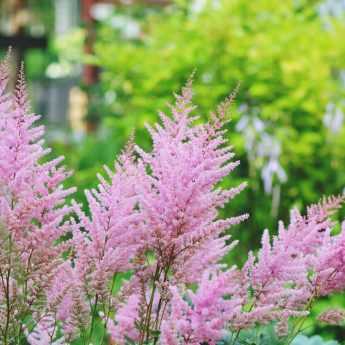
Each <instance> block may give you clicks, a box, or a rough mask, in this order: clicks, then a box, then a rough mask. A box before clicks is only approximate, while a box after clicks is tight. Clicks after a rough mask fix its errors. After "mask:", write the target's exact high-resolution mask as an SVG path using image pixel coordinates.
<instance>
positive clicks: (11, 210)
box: [0, 61, 74, 344]
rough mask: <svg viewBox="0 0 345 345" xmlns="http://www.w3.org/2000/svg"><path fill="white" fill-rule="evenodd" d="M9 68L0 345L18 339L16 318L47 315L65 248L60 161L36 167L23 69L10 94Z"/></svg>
mask: <svg viewBox="0 0 345 345" xmlns="http://www.w3.org/2000/svg"><path fill="white" fill-rule="evenodd" d="M7 71H8V67H7V62H6V61H5V62H4V63H3V64H2V65H1V67H0V238H1V252H0V276H1V277H2V280H1V281H2V284H0V308H1V310H2V311H3V310H7V312H1V313H0V328H1V332H0V342H1V343H4V344H8V343H10V342H11V341H12V338H13V337H14V336H18V334H20V336H22V335H23V327H22V325H21V324H20V322H18V318H19V317H20V318H24V317H28V316H33V317H34V318H35V319H40V318H41V317H42V315H44V313H46V306H45V302H44V301H45V293H46V290H47V289H48V288H49V287H50V285H51V281H52V278H53V277H54V274H55V271H56V269H57V268H58V266H59V265H60V263H61V261H62V258H61V254H62V252H63V251H64V248H65V244H64V243H60V244H57V241H58V240H59V239H60V237H61V236H62V235H63V234H64V233H65V231H66V230H67V228H66V227H65V226H64V225H63V223H64V217H65V216H66V215H68V213H69V212H70V207H68V206H66V202H65V199H66V197H67V196H68V195H70V194H71V193H72V192H73V190H74V189H67V190H66V189H64V188H63V185H62V184H63V182H64V180H65V179H66V178H67V177H68V176H69V173H68V172H66V171H65V169H64V168H63V167H60V166H59V164H60V162H61V161H62V160H63V158H62V157H60V158H57V159H54V160H51V161H46V162H45V163H41V162H42V160H43V159H44V157H45V156H46V155H47V153H49V149H45V148H44V147H43V140H42V139H41V138H42V135H43V133H44V129H43V127H42V126H34V124H35V122H36V121H37V120H38V118H39V116H37V115H34V114H31V113H30V111H29V106H28V101H27V94H26V88H25V82H24V76H23V69H22V70H21V73H20V77H19V79H18V82H17V86H16V89H15V91H14V93H13V94H11V93H7V92H6V86H7V82H8V73H7Z"/></svg>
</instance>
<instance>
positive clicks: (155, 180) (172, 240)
mask: <svg viewBox="0 0 345 345" xmlns="http://www.w3.org/2000/svg"><path fill="white" fill-rule="evenodd" d="M7 80H8V75H7V68H6V66H5V64H3V65H1V70H0V94H1V96H0V134H1V135H0V237H1V238H0V239H1V242H0V243H1V253H0V264H1V265H0V332H1V333H0V342H1V343H4V344H20V343H22V342H23V339H24V337H26V341H28V342H29V343H30V344H31V345H35V344H36V345H43V344H70V343H72V342H73V340H74V339H75V338H79V341H81V343H82V344H89V343H90V342H93V340H94V338H95V329H96V328H97V327H99V323H102V324H103V325H104V329H103V333H102V334H101V339H100V342H101V343H102V344H105V343H108V341H109V342H111V343H115V344H117V345H121V344H123V345H127V344H139V345H143V344H152V345H155V344H161V345H184V344H190V345H199V344H207V345H215V344H218V343H219V342H220V341H221V340H224V341H226V340H225V339H230V344H238V341H240V340H242V339H246V337H247V336H248V334H249V333H248V332H250V330H251V329H253V328H255V327H256V326H257V325H266V324H268V323H272V322H273V323H275V330H276V333H277V335H278V336H280V337H282V338H284V339H285V341H286V343H287V344H289V343H291V341H292V339H293V338H294V337H295V336H296V335H297V334H298V332H299V331H300V329H301V327H302V326H303V322H304V320H305V318H306V316H307V315H308V312H309V310H310V308H311V307H312V304H313V303H314V301H315V299H317V298H318V297H320V296H324V295H328V294H331V293H333V292H337V291H342V290H344V288H345V270H344V262H345V259H344V258H345V249H344V248H345V225H344V226H343V227H342V228H341V229H340V231H338V233H337V234H333V228H334V225H335V223H334V222H333V221H332V220H331V217H332V215H333V214H334V212H335V211H336V209H337V208H339V207H340V206H341V204H342V202H343V197H331V198H328V199H324V200H322V201H321V202H320V203H319V204H316V205H313V206H311V207H309V208H308V210H307V214H306V215H301V214H300V213H299V211H297V210H293V211H292V212H291V220H290V224H289V225H288V226H285V225H284V224H283V223H280V224H279V229H278V233H277V235H275V236H270V234H269V232H268V231H267V230H266V231H264V234H263V236H262V246H261V249H260V250H259V252H258V255H254V254H253V253H250V254H249V256H248V260H247V262H246V263H245V265H244V266H243V267H242V268H239V267H237V266H233V267H227V265H225V264H223V263H222V260H221V259H222V258H223V256H224V255H225V254H226V253H227V252H228V251H230V250H231V249H232V248H233V247H234V246H235V245H236V241H233V240H232V239H231V237H230V235H229V234H228V232H227V230H228V229H229V228H231V226H233V225H235V224H238V223H240V222H242V221H244V220H245V219H246V218H247V217H248V215H246V214H244V215H239V216H235V217H230V218H225V219H222V218H221V217H220V215H219V209H220V208H222V207H223V206H224V205H225V204H226V203H227V202H229V201H230V200H231V199H232V198H234V197H235V196H236V195H237V194H238V193H240V192H241V190H242V189H243V188H245V184H241V185H239V186H237V187H234V188H230V189H222V188H220V182H221V181H222V180H223V178H224V177H226V176H227V175H228V174H229V173H231V172H232V171H233V169H234V168H235V167H236V166H237V165H238V164H239V163H238V162H236V161H233V153H232V151H231V147H229V146H228V145H227V140H226V134H227V132H226V130H225V129H224V128H225V125H226V123H227V121H228V120H227V112H228V109H229V107H230V105H231V102H232V100H233V96H234V95H231V96H230V97H229V98H228V99H226V100H225V102H223V103H222V104H221V105H220V106H219V107H218V109H217V111H216V112H215V113H213V114H211V116H210V120H209V121H208V122H206V123H202V122H201V121H200V119H199V118H198V117H197V116H194V115H192V114H191V113H192V112H193V111H194V106H193V105H192V103H191V100H192V90H191V82H188V84H187V85H186V87H184V88H183V90H182V93H181V95H177V96H176V102H175V104H174V105H173V106H171V115H166V114H163V113H161V114H160V117H161V122H160V124H157V125H155V126H154V127H148V130H149V133H150V135H151V138H152V144H153V145H152V150H151V151H149V152H145V151H143V150H142V149H141V148H140V147H137V146H135V145H134V143H133V141H130V143H129V145H128V147H127V148H126V150H125V151H124V152H123V153H122V154H121V156H120V157H119V158H118V159H117V160H116V161H115V167H114V171H112V170H111V169H109V168H107V167H105V172H106V176H105V177H103V176H101V175H99V176H98V178H99V185H98V186H97V188H95V189H92V190H90V191H86V197H87V201H88V209H89V213H86V212H84V211H83V207H82V205H78V204H77V203H76V202H74V203H73V204H72V206H71V207H69V206H66V205H67V204H66V202H65V198H66V196H68V195H69V194H70V193H71V192H72V191H73V190H72V189H70V190H64V189H63V187H62V183H63V181H64V179H65V178H66V177H67V176H68V173H66V172H65V170H64V169H63V168H60V167H59V163H60V162H61V159H60V158H59V159H56V160H53V161H48V162H47V163H41V161H42V158H43V157H44V156H45V155H46V154H47V152H48V151H47V150H45V149H44V148H43V146H42V141H41V137H42V134H43V129H42V127H40V126H38V127H34V126H33V124H34V122H35V121H36V120H37V119H38V117H37V116H35V115H31V114H30V113H29V111H28V105H27V100H26V91H25V84H24V82H23V76H22V75H21V77H20V78H19V81H18V86H17V88H16V91H15V92H14V94H10V93H6V92H5V87H6V83H7ZM67 217H68V221H67V222H66V220H67ZM66 232H68V233H69V235H68V236H66V237H64V238H62V235H64V234H65V233H66ZM70 236H71V237H72V238H70ZM66 238H70V239H68V240H67V239H66ZM63 254H64V257H65V259H64V260H63V259H62V257H63ZM124 274H126V276H127V277H128V276H129V277H130V278H128V280H125V281H122V287H121V289H120V290H119V289H118V287H116V285H118V283H119V279H120V280H121V279H123V277H124ZM115 290H116V291H117V293H116V294H114V291H115ZM291 319H292V321H293V319H295V320H296V321H295V322H292V323H291ZM343 319H344V313H343V311H339V310H336V311H329V312H328V313H325V314H323V315H321V316H320V320H322V321H325V322H330V323H340V322H342V321H343Z"/></svg>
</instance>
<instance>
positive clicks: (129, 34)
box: [110, 15, 141, 40]
mask: <svg viewBox="0 0 345 345" xmlns="http://www.w3.org/2000/svg"><path fill="white" fill-rule="evenodd" d="M110 24H111V26H112V27H113V28H115V29H117V30H119V31H120V33H121V35H122V37H123V38H124V39H128V40H130V39H136V38H139V37H140V34H141V30H140V25H139V23H138V22H137V21H136V20H134V19H133V18H131V17H130V16H124V15H116V16H114V17H112V18H111V20H110Z"/></svg>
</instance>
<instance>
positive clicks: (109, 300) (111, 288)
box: [101, 273, 117, 345]
mask: <svg viewBox="0 0 345 345" xmlns="http://www.w3.org/2000/svg"><path fill="white" fill-rule="evenodd" d="M116 276H117V273H115V274H114V277H113V281H112V282H111V287H110V295H109V298H108V310H107V316H106V318H105V326H104V329H103V334H102V340H101V345H103V343H104V338H105V334H106V328H107V324H108V321H109V317H110V302H111V296H112V294H113V290H114V286H115V281H116Z"/></svg>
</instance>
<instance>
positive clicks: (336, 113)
mask: <svg viewBox="0 0 345 345" xmlns="http://www.w3.org/2000/svg"><path fill="white" fill-rule="evenodd" d="M323 124H324V126H325V127H326V128H327V129H328V130H329V131H330V132H331V133H332V134H338V133H339V132H340V130H341V128H342V127H343V124H344V113H343V111H342V109H341V108H340V107H339V106H336V105H335V104H334V103H329V104H328V105H327V107H326V112H325V114H324V116H323Z"/></svg>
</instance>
